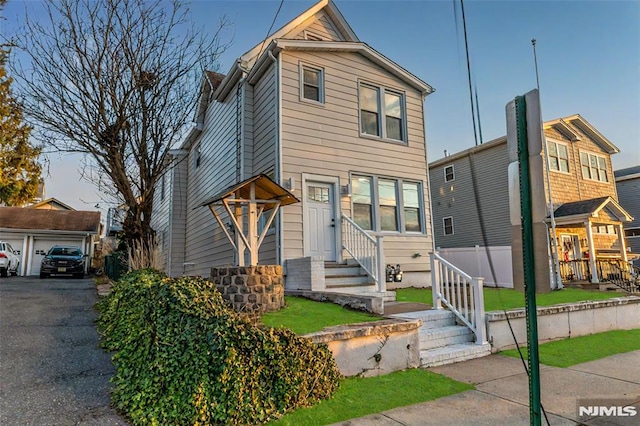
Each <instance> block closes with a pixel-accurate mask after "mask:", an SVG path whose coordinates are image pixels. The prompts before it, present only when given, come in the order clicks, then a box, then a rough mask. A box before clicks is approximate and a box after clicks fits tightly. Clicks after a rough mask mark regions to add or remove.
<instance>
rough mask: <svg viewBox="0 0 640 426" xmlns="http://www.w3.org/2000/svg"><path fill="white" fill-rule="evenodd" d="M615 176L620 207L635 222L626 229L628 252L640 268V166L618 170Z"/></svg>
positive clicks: (626, 226)
mask: <svg viewBox="0 0 640 426" xmlns="http://www.w3.org/2000/svg"><path fill="white" fill-rule="evenodd" d="M614 174H615V177H616V188H617V189H618V199H619V200H620V205H621V206H622V207H623V208H624V209H625V210H626V211H628V212H629V214H631V215H632V216H633V221H632V222H631V223H629V224H627V225H625V227H624V228H625V231H624V232H625V236H626V238H627V250H628V251H629V252H630V253H631V254H630V256H629V257H630V258H631V257H633V258H634V260H633V263H634V264H635V265H636V266H638V267H640V166H634V167H629V168H626V169H622V170H616V171H615V172H614Z"/></svg>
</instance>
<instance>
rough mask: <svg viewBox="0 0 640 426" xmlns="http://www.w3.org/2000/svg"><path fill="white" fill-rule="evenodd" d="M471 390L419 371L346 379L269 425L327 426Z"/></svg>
mask: <svg viewBox="0 0 640 426" xmlns="http://www.w3.org/2000/svg"><path fill="white" fill-rule="evenodd" d="M470 389H474V387H473V386H472V385H468V384H466V383H460V382H456V381H455V380H452V379H449V378H448V377H445V376H442V375H440V374H436V373H432V372H430V371H426V370H421V369H412V370H405V371H397V372H395V373H391V374H387V375H384V376H378V377H369V378H361V377H349V378H346V379H344V380H343V381H342V383H341V384H340V388H339V389H338V391H337V392H336V394H335V395H334V396H333V397H332V398H331V399H329V400H326V401H321V402H320V403H319V404H317V405H314V406H313V407H310V408H302V409H298V410H296V411H294V412H292V413H289V414H287V415H285V416H284V417H283V418H282V419H280V420H278V421H277V422H272V423H269V424H272V425H326V424H331V423H336V422H340V421H344V420H348V419H353V418H356V417H362V416H367V415H369V414H373V413H379V412H381V411H385V410H390V409H392V408H396V407H402V406H405V405H411V404H417V403H419V402H425V401H431V400H433V399H437V398H442V397H443V396H447V395H453V394H456V393H460V392H464V391H466V390H470Z"/></svg>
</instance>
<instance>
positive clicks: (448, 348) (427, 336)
mask: <svg viewBox="0 0 640 426" xmlns="http://www.w3.org/2000/svg"><path fill="white" fill-rule="evenodd" d="M390 316H391V317H394V318H409V319H420V320H421V321H422V326H421V327H420V367H421V368H427V367H435V366H438V365H445V364H453V363H455V362H460V361H466V360H469V359H474V358H480V357H483V356H487V355H490V354H491V345H490V344H489V343H485V344H483V345H478V344H475V342H474V339H475V336H474V334H473V332H472V331H471V330H470V329H469V328H468V327H466V326H462V325H458V324H457V323H456V318H455V315H454V314H453V312H450V311H448V310H445V309H430V310H425V311H417V312H407V313H401V314H394V315H390Z"/></svg>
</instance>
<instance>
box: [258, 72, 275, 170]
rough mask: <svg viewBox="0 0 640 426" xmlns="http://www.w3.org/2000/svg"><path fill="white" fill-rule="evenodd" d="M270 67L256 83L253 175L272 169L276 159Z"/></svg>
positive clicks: (273, 98)
mask: <svg viewBox="0 0 640 426" xmlns="http://www.w3.org/2000/svg"><path fill="white" fill-rule="evenodd" d="M275 80H276V79H275V71H274V67H273V65H271V66H270V67H269V68H268V69H267V70H266V71H265V73H264V75H263V76H262V77H261V78H260V80H258V82H256V84H255V86H254V88H253V93H254V98H253V100H254V106H253V110H254V115H253V148H254V151H253V174H254V175H256V174H258V173H262V172H265V171H267V170H269V169H273V167H274V165H275V159H276V151H275V139H276V115H275V114H276V112H277V110H276V93H275V91H276V88H275Z"/></svg>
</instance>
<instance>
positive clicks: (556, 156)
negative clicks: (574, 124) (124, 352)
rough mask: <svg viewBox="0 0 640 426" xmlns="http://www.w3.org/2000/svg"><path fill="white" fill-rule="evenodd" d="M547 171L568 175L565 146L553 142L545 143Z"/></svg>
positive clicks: (567, 156) (567, 153)
mask: <svg viewBox="0 0 640 426" xmlns="http://www.w3.org/2000/svg"><path fill="white" fill-rule="evenodd" d="M547 152H548V154H549V169H550V170H555V171H557V172H564V173H569V150H568V149H567V146H566V145H563V144H560V143H556V142H553V141H548V142H547Z"/></svg>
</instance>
